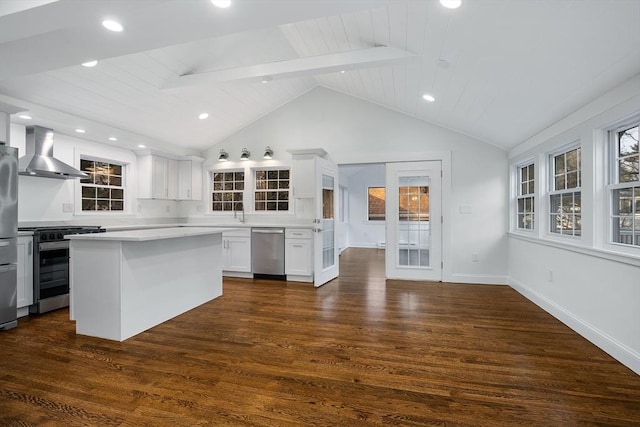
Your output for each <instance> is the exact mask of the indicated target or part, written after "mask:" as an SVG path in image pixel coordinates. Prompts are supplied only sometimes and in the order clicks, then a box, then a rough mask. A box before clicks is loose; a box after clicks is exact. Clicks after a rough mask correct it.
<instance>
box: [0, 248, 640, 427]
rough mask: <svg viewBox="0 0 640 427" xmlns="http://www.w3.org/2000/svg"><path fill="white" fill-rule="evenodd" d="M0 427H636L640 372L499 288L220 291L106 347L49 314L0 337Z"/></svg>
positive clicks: (349, 254)
mask: <svg viewBox="0 0 640 427" xmlns="http://www.w3.org/2000/svg"><path fill="white" fill-rule="evenodd" d="M0 425H2V426H14V425H15V426H76V425H77V426H81V425H82V426H220V425H225V426H226V425H230V426H298V425H302V426H370V425H403V426H422V425H428V426H483V427H486V426H638V425H640V376H638V375H636V374H634V373H633V372H632V371H630V370H629V369H627V368H626V367H624V366H623V365H621V364H620V363H618V362H617V361H615V360H613V359H612V358H611V357H609V356H608V355H607V354H605V353H604V352H602V351H601V350H599V349H598V348H597V347H595V346H593V345H592V344H590V343H589V342H587V341H586V340H585V339H583V338H582V337H580V336H579V335H577V334H576V333H574V332H573V331H571V330H570V329H568V328H567V327H565V326H564V325H562V324H561V323H560V322H558V321H557V320H555V319H554V318H553V317H551V316H550V315H548V314H547V313H545V312H544V311H543V310H541V309H540V308H538V307H536V306H535V305H534V304H532V303H531V302H529V301H528V300H526V299H525V298H524V297H522V296H521V295H519V294H518V293H517V292H515V291H514V290H512V289H511V288H509V287H506V286H481V285H461V284H440V283H429V282H422V283H418V282H402V281H387V282H386V283H385V280H384V258H383V252H382V251H378V250H375V249H371V250H368V249H349V250H347V251H346V252H345V253H343V255H342V256H341V276H340V278H339V279H336V280H334V281H332V282H330V283H329V284H327V285H325V286H323V287H322V288H319V289H314V288H313V287H312V286H311V285H309V284H301V283H285V282H278V281H265V280H256V281H253V280H248V279H225V282H224V295H223V296H222V297H221V298H219V299H216V300H214V301H212V302H210V303H207V304H205V305H203V306H201V307H198V308H196V309H194V310H192V311H190V312H189V313H186V314H184V315H182V316H179V317H177V318H175V319H173V320H171V321H169V322H166V323H164V324H162V325H159V326H157V327H155V328H153V329H152V330H150V331H147V332H144V333H142V334H140V335H138V336H136V337H133V338H131V339H129V340H127V341H126V342H123V343H117V342H111V341H106V340H101V339H96V338H89V337H83V336H76V335H75V332H74V323H73V322H71V321H69V320H68V312H67V311H66V310H61V311H58V312H54V313H49V314H47V315H43V316H40V317H34V318H31V319H29V320H20V321H19V326H18V328H16V329H14V330H12V331H7V332H3V333H0Z"/></svg>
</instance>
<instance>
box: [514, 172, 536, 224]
mask: <svg viewBox="0 0 640 427" xmlns="http://www.w3.org/2000/svg"><path fill="white" fill-rule="evenodd" d="M535 178H536V177H535V165H534V164H533V163H528V164H525V165H521V166H518V197H517V199H518V206H517V211H516V214H517V216H518V222H517V228H518V229H519V230H533V229H534V228H535V227H534V226H535V207H534V206H535V192H536V179H535Z"/></svg>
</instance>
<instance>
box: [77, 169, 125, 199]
mask: <svg viewBox="0 0 640 427" xmlns="http://www.w3.org/2000/svg"><path fill="white" fill-rule="evenodd" d="M80 170H82V171H83V172H85V173H87V174H88V175H89V177H88V178H82V179H81V180H80V185H81V191H82V211H83V212H91V211H119V212H122V211H124V172H125V167H124V165H122V164H116V163H110V162H104V161H95V160H90V159H88V158H82V157H81V158H80Z"/></svg>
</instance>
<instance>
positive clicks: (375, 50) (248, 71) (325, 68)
mask: <svg viewBox="0 0 640 427" xmlns="http://www.w3.org/2000/svg"><path fill="white" fill-rule="evenodd" d="M416 58H418V57H417V55H415V54H413V53H411V52H407V51H405V50H400V49H395V48H392V47H386V46H379V47H372V48H368V49H360V50H353V51H348V52H340V53H332V54H328V55H320V56H311V57H306V58H296V59H291V60H287V61H278V62H271V63H268V64H257V65H249V66H246V67H238V68H230V69H226V70H216V71H206V72H201V73H194V74H185V75H182V76H178V77H176V78H174V79H172V80H170V81H169V82H167V84H165V85H164V86H163V87H162V90H164V91H170V90H174V89H179V88H182V87H189V86H202V85H213V84H217V83H223V82H230V81H238V80H256V81H262V80H263V79H265V78H266V79H267V80H276V79H287V78H294V77H303V76H310V75H317V74H326V73H334V72H338V71H342V70H353V69H359V68H366V67H374V66H379V65H383V64H390V63H397V62H406V61H409V60H412V59H416Z"/></svg>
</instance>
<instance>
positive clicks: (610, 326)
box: [509, 76, 640, 374]
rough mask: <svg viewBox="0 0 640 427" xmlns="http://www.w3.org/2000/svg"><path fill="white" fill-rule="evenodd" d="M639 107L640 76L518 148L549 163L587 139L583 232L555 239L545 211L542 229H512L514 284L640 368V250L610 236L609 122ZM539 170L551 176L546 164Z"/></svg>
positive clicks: (516, 157)
mask: <svg viewBox="0 0 640 427" xmlns="http://www.w3.org/2000/svg"><path fill="white" fill-rule="evenodd" d="M633 113H636V114H637V113H640V76H636V77H635V78H634V79H632V80H630V81H629V82H627V83H625V84H623V85H621V86H620V87H617V88H615V89H613V90H612V91H610V92H608V93H606V94H603V95H602V96H601V97H599V98H598V99H596V100H594V101H593V102H592V103H590V104H589V105H586V106H585V107H583V108H581V109H580V110H578V111H576V112H575V113H574V114H572V115H570V116H568V117H566V118H565V119H563V120H561V121H559V122H558V123H556V124H554V125H553V126H551V127H550V128H548V129H546V130H545V131H543V132H542V133H541V134H539V135H536V136H534V137H533V138H531V139H530V140H528V141H525V142H524V143H523V144H521V145H520V146H518V147H516V148H515V149H514V150H512V151H511V153H510V157H511V163H512V164H514V165H515V164H517V163H518V162H521V161H524V160H525V159H529V158H533V159H536V161H537V163H538V166H542V164H544V162H545V160H546V158H547V155H548V153H549V152H550V151H551V150H553V149H554V148H555V147H557V146H558V145H561V144H563V143H566V142H569V141H572V140H575V139H578V138H579V139H580V141H581V145H582V152H583V162H584V164H583V170H582V175H583V187H582V217H583V220H582V227H583V236H582V238H581V239H580V240H578V241H571V242H570V244H567V243H563V242H561V241H558V239H555V240H554V239H553V237H551V236H548V235H547V233H546V227H545V226H544V221H542V220H543V218H540V219H541V222H543V225H542V226H540V227H539V228H541V229H538V230H536V232H534V233H532V234H530V235H529V237H523V236H522V234H525V233H520V234H518V233H512V234H511V235H510V237H509V283H510V284H511V285H512V286H513V287H514V288H516V289H517V290H518V291H520V292H521V293H523V294H524V295H525V296H527V297H528V298H530V299H531V300H532V301H534V302H536V303H537V304H538V305H540V306H541V307H543V308H544V309H545V310H547V311H548V312H550V313H551V314H553V315H554V316H556V317H557V318H558V319H560V320H561V321H563V322H564V323H566V324H567V325H568V326H570V327H571V328H573V329H574V330H576V331H577V332H579V333H580V334H582V335H583V336H585V337H586V338H587V339H589V340H590V341H591V342H593V343H594V344H596V345H598V346H599V347H600V348H602V349H603V350H605V351H607V352H608V353H609V354H611V355H612V356H613V357H615V358H617V359H618V360H620V361H621V362H622V363H624V364H625V365H627V366H628V367H630V368H631V369H633V370H634V371H635V372H636V373H638V374H640V251H636V255H635V256H633V255H626V256H625V255H621V254H615V253H613V252H611V251H610V250H608V249H609V248H608V247H607V245H606V242H604V240H605V238H604V237H603V236H605V235H606V232H607V229H608V219H607V218H608V216H607V214H606V211H607V203H608V202H607V193H606V190H605V189H604V188H603V186H604V181H605V180H606V172H605V170H604V164H605V161H606V157H607V156H606V155H605V154H604V153H605V152H606V151H605V150H604V145H605V144H606V139H605V138H603V134H604V129H606V128H607V127H609V126H611V125H612V124H613V123H615V122H616V121H619V120H620V119H623V118H624V117H628V116H629V115H631V114H633ZM538 172H539V173H538V175H537V176H538V177H543V176H544V170H542V171H540V170H539V171H538ZM543 180H544V179H543ZM541 187H542V188H539V192H538V194H543V195H542V196H538V197H537V198H538V203H539V206H540V208H539V209H536V212H538V215H541V212H543V211H544V209H545V205H546V198H545V197H544V191H545V189H544V188H545V187H546V186H542V185H541ZM537 221H538V220H537ZM550 271H551V272H552V273H551V274H552V277H551V279H552V280H551V281H550V280H549V279H550V277H549V274H550V273H549V272H550Z"/></svg>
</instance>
